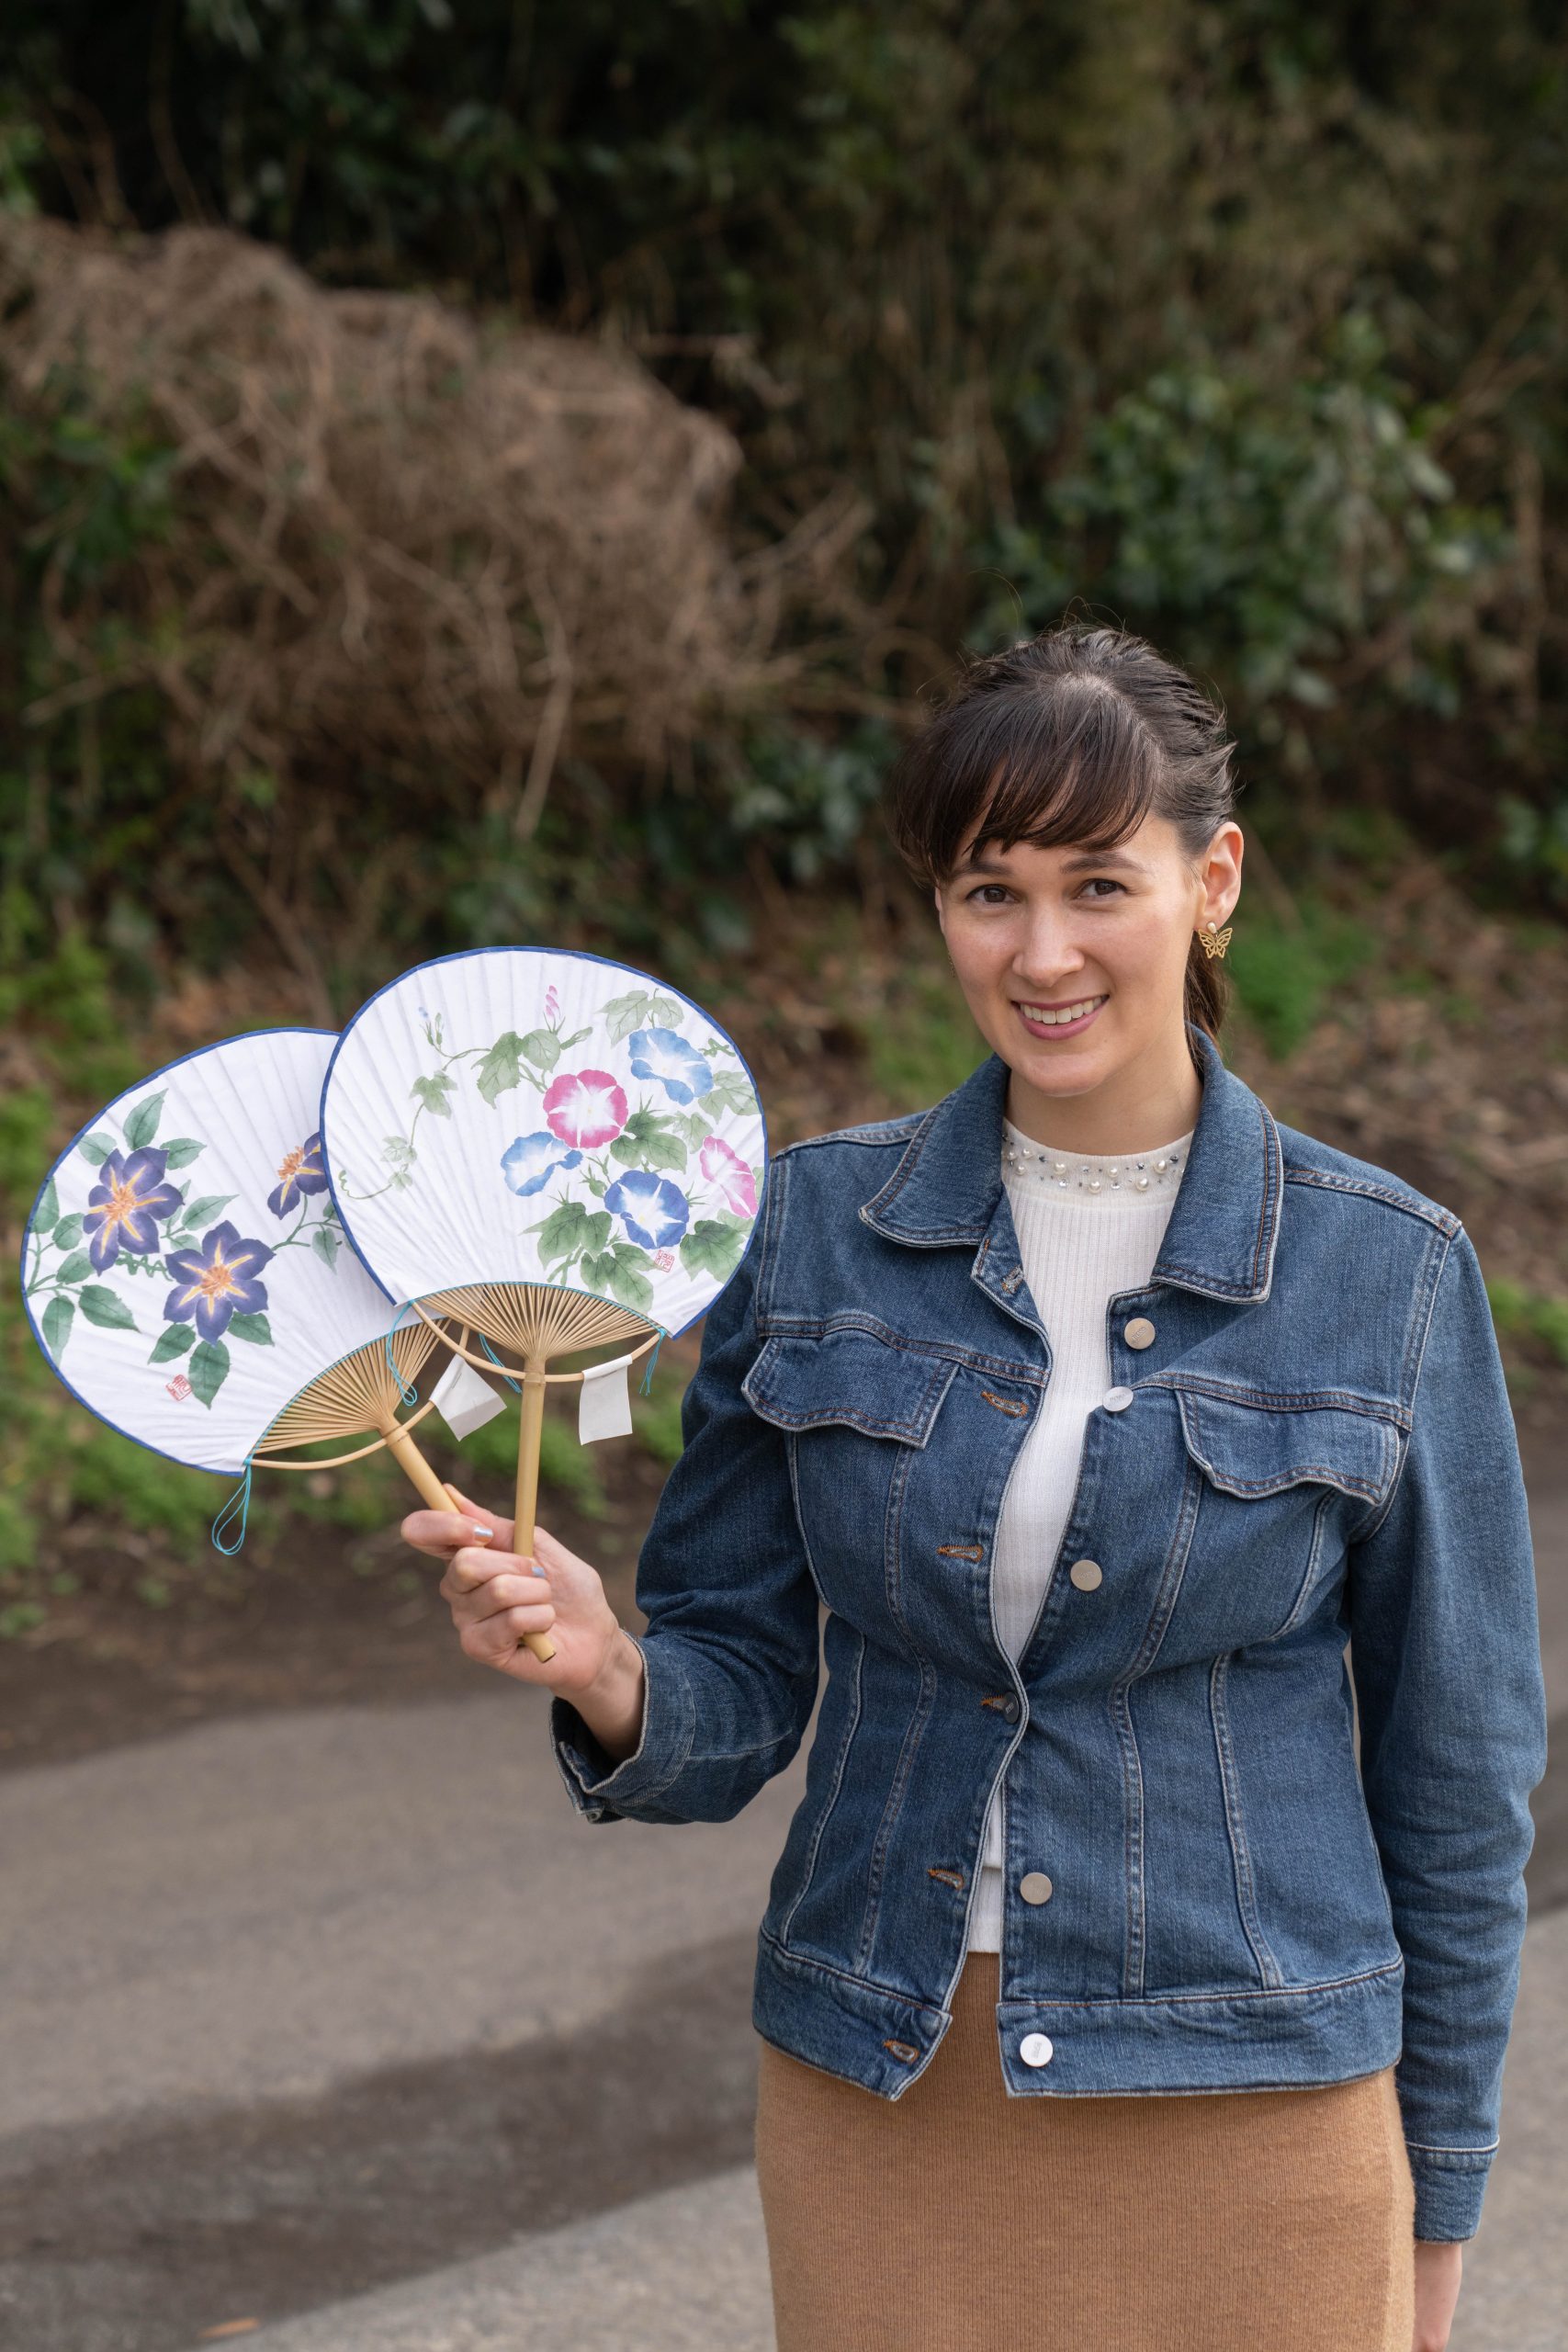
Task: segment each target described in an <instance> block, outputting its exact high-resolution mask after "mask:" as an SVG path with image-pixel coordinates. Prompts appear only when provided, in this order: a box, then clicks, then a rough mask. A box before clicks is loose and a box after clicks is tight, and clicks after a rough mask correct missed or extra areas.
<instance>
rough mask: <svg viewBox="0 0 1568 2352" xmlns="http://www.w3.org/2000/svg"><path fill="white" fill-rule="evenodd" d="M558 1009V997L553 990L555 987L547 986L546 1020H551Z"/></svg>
mask: <svg viewBox="0 0 1568 2352" xmlns="http://www.w3.org/2000/svg"><path fill="white" fill-rule="evenodd" d="M559 1011H560V999H559V997H558V995H557V994H556V992H555V989H554V987H553V986H552V987H550V988H547V989H546V990H545V1019H546V1020H547V1021H553V1020H554V1019H555V1017H556V1015H557V1013H558V1012H559Z"/></svg>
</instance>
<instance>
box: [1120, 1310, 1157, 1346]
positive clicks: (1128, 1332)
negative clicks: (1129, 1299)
mask: <svg viewBox="0 0 1568 2352" xmlns="http://www.w3.org/2000/svg"><path fill="white" fill-rule="evenodd" d="M1154 1337H1155V1327H1154V1325H1153V1324H1152V1323H1151V1322H1150V1321H1149V1318H1148V1317H1147V1316H1146V1315H1134V1317H1133V1319H1132V1321H1131V1322H1130V1323H1123V1324H1122V1338H1123V1339H1124V1340H1126V1342H1127V1345H1128V1346H1129V1347H1130V1348H1149V1347H1152V1346H1153V1345H1154Z"/></svg>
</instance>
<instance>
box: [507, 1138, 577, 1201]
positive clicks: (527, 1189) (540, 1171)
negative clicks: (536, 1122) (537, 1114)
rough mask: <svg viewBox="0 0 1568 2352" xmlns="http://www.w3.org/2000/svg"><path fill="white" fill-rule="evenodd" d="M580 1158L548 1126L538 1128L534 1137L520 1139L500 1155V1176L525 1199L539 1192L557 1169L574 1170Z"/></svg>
mask: <svg viewBox="0 0 1568 2352" xmlns="http://www.w3.org/2000/svg"><path fill="white" fill-rule="evenodd" d="M581 1158H582V1154H581V1152H580V1151H570V1150H569V1149H568V1148H567V1147H566V1145H565V1144H564V1143H562V1141H561V1139H560V1137H559V1136H553V1135H552V1134H551V1133H550V1131H549V1129H548V1127H540V1128H539V1129H538V1131H537V1132H536V1134H534V1135H531V1136H518V1138H517V1140H516V1142H515V1143H514V1144H511V1145H509V1146H508V1148H506V1150H505V1151H503V1152H502V1155H501V1167H502V1174H503V1175H504V1177H505V1178H506V1181H507V1182H508V1183H509V1184H510V1185H511V1187H512V1189H513V1192H514V1193H523V1194H524V1195H525V1196H526V1195H527V1194H528V1193H542V1192H543V1191H544V1189H545V1186H546V1185H547V1183H548V1182H549V1181H550V1178H551V1177H552V1176H553V1175H554V1174H555V1172H556V1170H557V1169H558V1168H575V1167H577V1166H578V1164H579V1163H580V1161H581Z"/></svg>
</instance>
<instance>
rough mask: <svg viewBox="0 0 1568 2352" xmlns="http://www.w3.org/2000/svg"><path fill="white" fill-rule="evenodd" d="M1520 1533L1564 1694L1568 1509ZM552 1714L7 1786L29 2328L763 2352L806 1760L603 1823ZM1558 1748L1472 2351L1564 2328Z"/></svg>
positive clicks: (263, 1728) (346, 1724)
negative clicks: (796, 1825)
mask: <svg viewBox="0 0 1568 2352" xmlns="http://www.w3.org/2000/svg"><path fill="white" fill-rule="evenodd" d="M1534 1515H1535V1521H1536V1538H1537V1555H1538V1559H1539V1561H1540V1567H1541V1626H1542V1642H1543V1651H1544V1654H1545V1657H1546V1662H1547V1674H1548V1685H1549V1690H1550V1691H1551V1696H1552V1701H1553V1704H1554V1706H1555V1707H1556V1708H1557V1709H1558V1710H1560V1711H1562V1710H1564V1709H1568V1493H1564V1494H1563V1495H1562V1496H1561V1497H1559V1498H1556V1499H1555V1500H1552V1501H1551V1502H1548V1503H1540V1502H1538V1503H1536V1505H1535V1510H1534ZM546 1706H547V1699H546V1696H545V1694H543V1693H541V1692H537V1691H525V1690H524V1689H522V1688H520V1687H508V1686H503V1685H500V1684H499V1683H496V1682H493V1681H491V1679H488V1678H485V1677H482V1676H479V1675H477V1674H476V1677H475V1689H474V1692H473V1694H472V1696H470V1697H466V1698H463V1699H459V1700H456V1701H445V1700H444V1701H440V1702H429V1703H426V1704H423V1705H419V1706H400V1707H397V1708H377V1707H352V1708H347V1707H345V1708H324V1709H312V1710H305V1711H301V1712H299V1713H279V1714H276V1715H270V1716H252V1717H248V1718H244V1719H243V1720H240V1721H237V1722H232V1723H223V1724H204V1725H201V1726H198V1727H197V1728H194V1729H191V1730H187V1731H184V1732H181V1733H178V1734H175V1735H173V1736H170V1737H167V1738H164V1739H158V1740H153V1741H149V1742H147V1743H145V1744H143V1745H141V1746H137V1747H127V1748H123V1749H118V1750H115V1751H110V1752H107V1753H104V1754H100V1755H96V1756H92V1757H87V1758H82V1759H81V1760H79V1761H77V1762H73V1763H69V1764H63V1765H58V1766H50V1767H42V1768H39V1769H36V1770H23V1771H18V1772H15V1773H12V1774H9V1775H7V1776H6V1777H5V1778H4V1779H3V1780H0V1872H3V1877H0V1884H3V1885H4V1889H5V1915H4V1916H5V1930H4V1945H3V1948H0V1949H3V1959H0V1982H3V1986H4V1996H5V1997H4V1999H3V2000H0V2346H4V2347H5V2352H11V2347H12V2346H16V2347H17V2352H186V2347H188V2346H194V2345H196V2344H197V2343H198V2342H199V2341H201V2340H202V2338H203V2335H204V2333H205V2331H207V2330H209V2329H211V2328H213V2327H215V2326H217V2325H219V2324H221V2323H223V2322H225V2321H227V2320H231V2319H238V2318H255V2319H257V2320H259V2321H261V2322H263V2323H265V2324H264V2325H263V2326H261V2327H259V2328H258V2329H257V2330H256V2331H254V2335H247V2336H246V2337H244V2338H239V2339H236V2340H241V2341H251V2340H254V2341H256V2342H257V2343H258V2344H259V2343H264V2342H265V2343H266V2344H268V2345H274V2346H276V2347H277V2352H285V2347H287V2352H306V2347H307V2346H318V2345H319V2346H321V2352H328V2347H329V2346H330V2347H331V2352H356V2347H359V2346H363V2347H364V2352H372V2347H375V2352H381V2347H382V2346H385V2347H387V2352H396V2347H398V2346H401V2345H403V2344H405V2343H406V2344H407V2345H408V2346H410V2347H411V2352H412V2346H415V2345H418V2346H420V2347H421V2352H442V2347H443V2346H446V2345H448V2344H449V2345H450V2346H453V2347H454V2352H456V2347H459V2346H467V2345H468V2344H469V2343H472V2344H474V2345H480V2344H486V2345H488V2344H491V2343H496V2344H501V2343H508V2344H510V2343H516V2344H518V2345H519V2346H525V2347H534V2346H538V2347H540V2352H546V2347H551V2346H556V2345H559V2346H561V2347H562V2352H565V2347H567V2346H572V2347H573V2352H576V2346H579V2345H581V2344H582V2343H584V2342H588V2341H593V2342H594V2343H595V2345H596V2346H603V2347H604V2352H614V2347H615V2346H616V2345H617V2344H619V2343H621V2342H625V2343H626V2346H627V2347H628V2352H630V2347H631V2346H636V2352H660V2347H662V2346H666V2345H667V2346H671V2347H673V2346H685V2345H687V2344H693V2345H695V2344H699V2343H702V2344H712V2345H714V2346H716V2347H718V2346H723V2347H727V2348H728V2352H749V2347H750V2345H751V2344H752V2343H753V2342H755V2343H756V2345H757V2346H759V2347H761V2346H765V2344H766V2340H767V2332H766V2296H765V2264H764V2263H763V2260H762V2255H761V2237H760V2216H759V2214H758V2212H757V2210H756V2205H755V2186H754V2182H753V2180H752V2177H751V2175H750V2165H749V2158H750V2145H751V2130H752V2115H753V2111H754V2098H755V2083H756V2044H755V2036H754V2033H753V2030H752V2027H751V2023H750V1986H751V1972H752V1964H753V1957H754V1951H755V1931H756V1922H757V1919H758V1918H759V1917H760V1916H761V1911H762V1909H763V1907H764V1905H765V1903H766V1900H767V1894H768V1887H769V1881H770V1878H771V1874H772V1871H773V1864H774V1862H775V1860H776V1858H777V1855H778V1852H779V1849H780V1848H781V1846H782V1844H783V1840H784V1829H785V1826H786V1824H787V1821H788V1818H789V1815H790V1813H791V1812H792V1810H793V1808H794V1806H795V1803H796V1802H797V1800H798V1797H799V1795H800V1792H801V1789H802V1786H803V1782H804V1775H805V1751H804V1750H803V1751H802V1753H801V1754H800V1755H799V1756H797V1757H796V1758H795V1762H794V1764H793V1765H792V1766H791V1768H790V1770H789V1772H788V1773H786V1774H784V1776H782V1777H781V1778H780V1779H779V1780H778V1781H774V1782H773V1783H772V1784H771V1785H770V1786H769V1788H767V1789H766V1790H765V1791H764V1792H762V1794H761V1796H760V1797H759V1798H758V1800H757V1801H756V1802H755V1804H752V1805H751V1806H750V1807H749V1808H748V1810H747V1811H746V1812H745V1813H744V1814H743V1815H741V1816H740V1818H739V1820H738V1821H734V1822H728V1823H723V1824H714V1825H702V1824H697V1825H689V1826H683V1827H680V1828H673V1827H668V1828H667V1827H649V1826H644V1825H641V1824H608V1825H604V1826H600V1827H594V1828H590V1827H587V1826H583V1825H581V1824H580V1823H578V1822H577V1821H576V1819H575V1817H574V1816H573V1815H572V1812H571V1808H570V1804H569V1803H568V1800H567V1797H566V1793H565V1791H564V1790H563V1789H562V1788H561V1787H560V1785H559V1782H558V1778H557V1775H556V1771H555V1767H554V1764H553V1761H552V1760H551V1759H550V1758H549V1754H548V1748H547V1742H546V1739H545V1724H544V1720H543V1718H544V1712H545V1709H546ZM1561 1745H1562V1744H1561V1743H1558V1744H1557V1745H1555V1746H1554V1751H1553V1753H1554V1770H1553V1771H1552V1772H1551V1774H1550V1775H1549V1779H1548V1782H1547V1784H1546V1786H1545V1787H1544V1788H1543V1789H1542V1790H1541V1791H1540V1792H1538V1796H1537V1799H1536V1817H1537V1823H1538V1837H1537V1847H1536V1852H1535V1854H1534V1856H1533V1857H1532V1860H1531V1865H1530V1874H1529V1875H1530V1893H1531V1904H1532V1915H1533V1917H1534V1921H1535V1924H1534V1925H1532V1928H1531V1930H1530V1937H1529V1946H1528V1951H1527V1959H1526V1976H1525V1987H1524V1991H1523V1994H1522V1996H1521V2004H1520V2010H1519V2016H1518V2020H1517V2025H1516V2030H1515V2034H1514V2040H1513V2043H1512V2046H1511V2050H1510V2059H1509V2074H1508V2093H1507V2100H1506V2106H1505V2110H1504V2143H1505V2144H1504V2153H1503V2155H1502V2157H1501V2159H1500V2160H1499V2165H1498V2167H1497V2172H1496V2177H1495V2180H1494V2183H1493V2187H1492V2189H1491V2192H1490V2194H1489V2197H1488V2201H1487V2208H1486V2218H1485V2220H1484V2222H1483V2230H1482V2234H1481V2236H1480V2237H1479V2238H1478V2239H1477V2241H1476V2242H1475V2245H1474V2246H1473V2248H1472V2254H1471V2256H1470V2262H1469V2272H1470V2282H1469V2285H1468V2287H1467V2291H1466V2298H1465V2303H1464V2306H1463V2309H1464V2315H1465V2316H1464V2326H1463V2330H1462V2331H1461V2334H1460V2335H1458V2336H1456V2339H1455V2344H1454V2347H1453V2352H1537V2347H1539V2348H1540V2352H1548V2347H1549V2346H1550V2347H1551V2352H1562V2346H1563V2344H1564V2343H1565V2342H1568V2331H1560V2333H1559V2335H1555V2336H1554V2335H1552V2334H1551V2326H1550V2324H1549V2322H1548V2318H1547V2316H1546V2315H1547V2314H1548V2313H1549V2312H1550V2313H1552V2314H1555V2312H1557V2311H1559V2310H1561V2309H1562V2308H1564V2307H1568V2276H1565V2275H1564V2263H1565V2256H1564V2252H1563V2248H1564V2246H1565V2245H1568V2232H1564V2230H1563V2229H1562V2223H1561V2220H1560V2216H1561V2214H1562V2208H1563V2204H1564V2197H1565V2190H1568V2149H1565V2148H1564V2147H1563V2146H1562V2138H1563V2135H1562V2126H1561V2122H1560V2120H1559V2117H1560V2109H1561V2095H1560V2089H1559V2086H1560V2084H1561V2082H1562V2078H1563V2075H1564V2070H1565V2062H1568V1907H1565V1908H1563V1909H1562V1910H1561V1911H1559V1910H1557V1909H1556V1908H1555V1907H1554V1906H1558V1905H1563V1906H1568V1769H1561V1768H1558V1767H1556V1765H1555V1759H1556V1758H1557V1757H1558V1755H1559V1753H1560V1750H1561ZM716 2309H717V2310H720V2311H721V2312H723V2314H724V2317H723V2321H722V2324H718V2323H716V2321H715V2319H714V2317H713V2313H714V2312H715V2310H716ZM518 2312H523V2313H525V2314H526V2315H527V2330H526V2331H525V2332H523V2333H518V2322H517V2319H516V2317H515V2316H514V2315H515V2314H516V2313H518ZM310 2314H314V2316H310ZM656 2321H657V2327H658V2328H660V2329H662V2330H663V2331H664V2332H663V2333H662V2334H660V2333H657V2332H653V2331H654V2328H655V2322H656ZM1553 2324H1554V2322H1553ZM443 2327H445V2328H446V2334H445V2335H443V2334H442V2333H441V2330H442V2328H443ZM465 2328H466V2329H468V2331H469V2332H468V2335H464V2334H463V2333H462V2332H461V2331H462V2330H463V2329H465ZM486 2328H488V2329H490V2331H491V2333H490V2334H489V2335H485V2334H483V2333H476V2332H475V2331H476V2330H483V2329H486ZM497 2329H501V2330H502V2333H500V2334H497V2333H496V2330H497ZM312 2330H314V2331H315V2333H313V2334H312V2332H311V2331H312ZM398 2330H401V2331H402V2333H400V2334H399V2333H397V2332H396V2331H398ZM552 2330H553V2331H554V2332H553V2333H552V2332H551V2331H552ZM616 2330H620V2331H621V2334H620V2335H617V2334H616V2333H615V2331H616ZM747 2330H750V2331H751V2334H750V2335H748V2334H747V2333H746V2332H745V2331H747ZM356 2331H357V2332H356ZM682 2331H684V2332H682Z"/></svg>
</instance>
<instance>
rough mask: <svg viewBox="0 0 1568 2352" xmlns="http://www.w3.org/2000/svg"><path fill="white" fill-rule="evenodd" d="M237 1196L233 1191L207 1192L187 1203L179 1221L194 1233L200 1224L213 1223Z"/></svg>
mask: <svg viewBox="0 0 1568 2352" xmlns="http://www.w3.org/2000/svg"><path fill="white" fill-rule="evenodd" d="M235 1198H236V1195H235V1194H234V1193H205V1194H204V1195H203V1197H202V1198H201V1199H200V1200H199V1201H187V1202H186V1205H185V1207H184V1208H183V1209H182V1210H181V1212H180V1215H179V1217H178V1220H177V1222H178V1223H179V1224H180V1225H182V1226H185V1227H187V1228H188V1229H189V1230H190V1231H191V1232H192V1233H194V1232H195V1231H196V1229H197V1227H198V1226H204V1225H211V1224H212V1223H213V1222H214V1220H215V1219H216V1218H217V1217H218V1216H219V1215H220V1212H221V1211H222V1210H224V1209H226V1208H227V1207H228V1205H229V1204H230V1202H231V1201H232V1200H233V1199H235Z"/></svg>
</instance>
